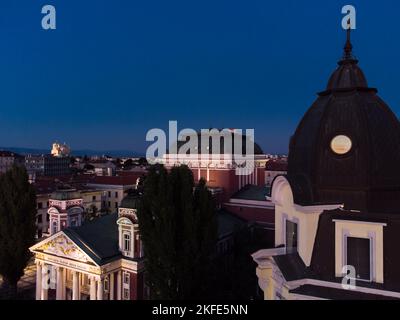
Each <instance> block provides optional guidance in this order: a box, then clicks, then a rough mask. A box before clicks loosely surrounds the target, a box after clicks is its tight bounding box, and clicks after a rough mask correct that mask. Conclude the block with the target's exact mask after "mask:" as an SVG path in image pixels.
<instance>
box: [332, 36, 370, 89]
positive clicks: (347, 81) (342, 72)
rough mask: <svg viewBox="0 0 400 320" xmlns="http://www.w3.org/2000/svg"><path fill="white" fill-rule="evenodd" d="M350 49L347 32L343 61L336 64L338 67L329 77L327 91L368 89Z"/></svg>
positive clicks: (351, 47)
mask: <svg viewBox="0 0 400 320" xmlns="http://www.w3.org/2000/svg"><path fill="white" fill-rule="evenodd" d="M349 30H350V29H349ZM352 49H353V46H352V45H351V42H350V31H348V37H347V41H346V45H345V46H344V55H343V59H342V60H340V61H339V62H338V65H339V66H338V67H337V69H336V70H335V71H334V72H333V74H332V76H331V77H330V79H329V81H328V85H327V88H326V90H327V91H329V90H343V89H351V88H367V87H368V84H367V79H366V78H365V75H364V73H363V72H362V70H361V69H360V67H359V66H358V60H357V59H355V58H354V56H353V54H352Z"/></svg>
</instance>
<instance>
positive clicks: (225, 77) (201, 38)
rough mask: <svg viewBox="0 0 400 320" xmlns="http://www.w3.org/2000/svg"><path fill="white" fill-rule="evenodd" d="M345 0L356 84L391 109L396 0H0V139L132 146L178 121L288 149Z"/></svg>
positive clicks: (336, 50)
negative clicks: (49, 25) (351, 18)
mask: <svg viewBox="0 0 400 320" xmlns="http://www.w3.org/2000/svg"><path fill="white" fill-rule="evenodd" d="M45 4H53V5H55V6H56V9H57V30H55V31H44V30H43V29H42V28H41V19H42V14H41V8H42V6H43V5H45ZM345 4H353V5H355V6H356V8H357V31H356V32H354V36H353V45H354V52H355V54H356V56H357V57H358V58H359V59H360V65H361V67H362V69H363V70H364V72H365V74H366V76H367V79H368V81H369V84H370V86H373V87H377V88H378V89H379V93H380V96H381V97H382V98H383V99H384V100H385V101H386V102H387V103H388V104H389V105H390V106H391V108H392V110H393V111H394V112H395V113H396V114H397V115H399V114H400V95H399V87H398V86H399V78H400V77H399V76H400V59H399V58H398V57H400V41H399V36H400V32H399V31H400V19H399V15H400V4H399V1H397V0H392V1H389V0H380V1H367V0H362V1H352V2H347V1H332V0H330V1H320V0H318V1H317V0H315V1H314V0H313V1H311V0H308V1H298V0H291V1H266V0H258V1H251V0H249V1H234V0H226V1H225V0H224V1H220V0H212V1H211V0H201V1H197V0H196V1H195V0H190V1H189V0H182V1H175V0H169V1H165V0H158V1H155V0H146V1H136V0H124V1H123V0H119V1H118V0H113V1H110V0H91V1H89V0H85V1H78V0H62V1H60V0H45V1H36V0H12V1H11V0H7V1H6V0H4V1H1V3H0V30H1V42H0V57H1V58H0V146H15V147H34V148H47V147H49V146H50V144H51V142H53V140H59V141H62V142H63V141H66V142H67V143H68V144H70V145H71V147H72V148H73V149H83V148H90V149H98V150H101V149H132V150H138V151H144V150H145V146H146V142H145V134H146V132H147V131H148V130H149V129H151V128H156V127H161V128H166V127H167V125H168V120H178V124H179V128H180V129H183V128H186V127H190V128H194V129H200V128H209V127H211V126H212V127H219V128H222V127H226V128H243V129H245V128H254V129H255V133H256V140H257V141H258V142H259V143H260V145H261V146H262V147H263V149H264V151H266V152H280V153H283V152H287V148H288V140H289V137H290V135H291V134H292V133H293V131H294V130H295V128H296V125H297V123H298V122H299V120H300V119H301V117H302V115H303V114H304V112H305V111H306V110H307V108H308V107H309V106H310V105H311V103H312V102H313V100H314V99H315V98H316V92H318V91H321V90H323V89H324V88H325V86H326V83H327V80H328V77H329V75H330V74H331V72H332V71H333V70H334V68H335V67H336V62H337V60H338V59H339V58H340V57H341V55H342V47H343V44H344V40H345V32H344V31H343V30H342V29H341V19H342V15H341V8H342V6H343V5H345Z"/></svg>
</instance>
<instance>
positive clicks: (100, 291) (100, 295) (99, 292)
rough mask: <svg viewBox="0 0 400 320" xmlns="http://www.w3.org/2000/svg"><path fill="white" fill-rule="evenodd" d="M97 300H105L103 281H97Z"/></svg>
mask: <svg viewBox="0 0 400 320" xmlns="http://www.w3.org/2000/svg"><path fill="white" fill-rule="evenodd" d="M97 300H103V279H101V278H100V279H98V281H97Z"/></svg>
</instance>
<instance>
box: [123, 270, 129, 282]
mask: <svg viewBox="0 0 400 320" xmlns="http://www.w3.org/2000/svg"><path fill="white" fill-rule="evenodd" d="M129 282H130V274H129V272H124V284H128V285H129Z"/></svg>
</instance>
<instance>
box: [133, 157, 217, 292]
mask: <svg viewBox="0 0 400 320" xmlns="http://www.w3.org/2000/svg"><path fill="white" fill-rule="evenodd" d="M138 219H139V226H140V233H141V236H142V240H143V246H144V254H145V259H146V261H145V264H146V279H147V284H148V285H149V287H150V292H151V295H152V298H153V299H174V300H176V299H180V300H182V299H193V298H201V297H204V296H205V293H206V292H207V290H208V285H209V282H208V279H209V272H210V270H211V265H212V263H211V261H212V254H213V252H214V249H215V244H216V240H217V223H216V215H215V205H214V201H213V199H212V196H211V193H210V192H209V190H208V189H207V186H206V184H205V182H204V181H203V180H201V181H200V182H199V184H198V185H197V186H195V185H194V179H193V174H192V171H191V170H190V169H189V168H188V167H187V166H180V167H174V168H173V169H171V171H170V172H167V170H166V169H165V168H164V167H163V166H161V165H156V166H152V167H151V168H150V170H149V173H148V175H147V177H146V179H145V180H144V183H143V196H142V199H141V202H140V204H139V207H138Z"/></svg>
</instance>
